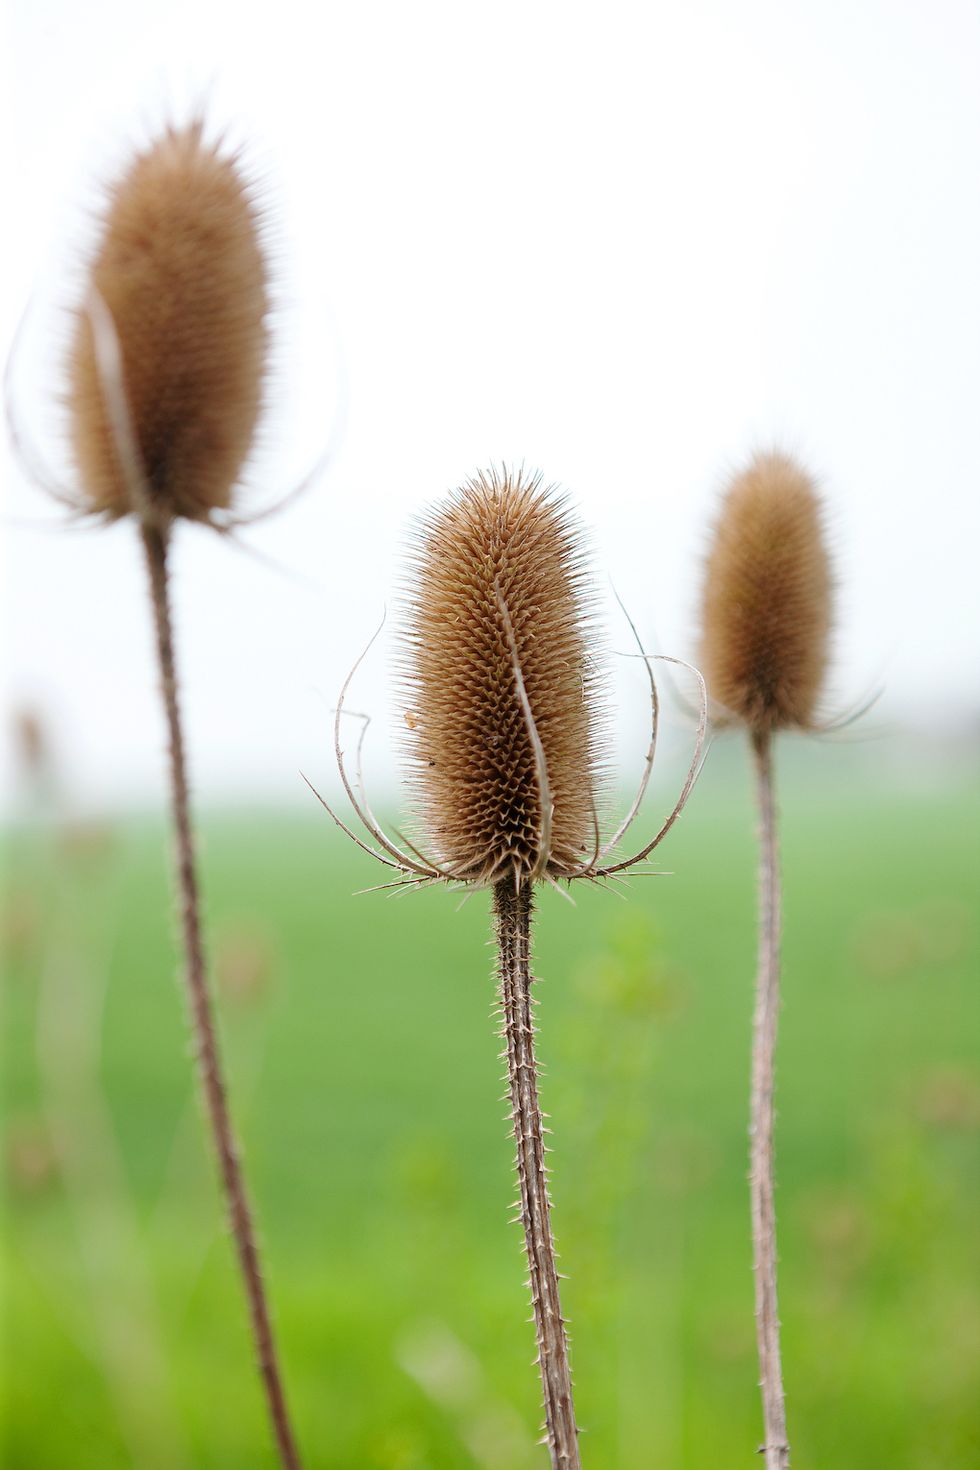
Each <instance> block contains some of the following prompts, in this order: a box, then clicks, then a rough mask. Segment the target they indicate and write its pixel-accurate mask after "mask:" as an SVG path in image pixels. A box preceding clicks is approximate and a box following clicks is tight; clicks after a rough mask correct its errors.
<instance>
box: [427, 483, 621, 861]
mask: <svg viewBox="0 0 980 1470" xmlns="http://www.w3.org/2000/svg"><path fill="white" fill-rule="evenodd" d="M402 649H403V659H402V666H401V667H402V675H403V678H402V684H403V691H402V692H403V698H404V702H405V706H406V709H407V710H408V712H409V719H408V720H407V721H406V726H407V732H406V744H407V747H408V750H407V755H408V767H409V773H410V783H411V786H412V789H413V795H414V805H415V809H416V813H417V817H418V819H419V822H420V825H421V827H422V829H423V830H424V832H425V835H426V839H427V841H428V842H429V843H430V844H431V845H432V847H433V849H434V851H435V853H436V855H437V861H438V863H439V865H440V866H442V867H444V868H445V869H446V870H447V871H449V872H451V873H452V874H453V876H454V877H455V878H458V879H460V880H461V881H465V882H470V881H475V882H480V883H492V882H496V881H498V880H500V879H501V878H504V877H508V876H511V875H512V876H513V879H514V882H515V885H516V886H517V887H520V885H521V883H522V882H523V881H525V880H526V879H528V878H531V877H535V876H538V875H544V874H548V875H549V876H551V877H565V876H568V875H569V874H570V873H572V872H574V871H575V870H577V869H579V868H581V866H582V864H583V861H584V860H585V858H586V856H587V854H588V851H589V848H590V845H591V843H592V837H593V830H594V825H595V811H596V806H597V802H598V794H597V786H598V779H599V773H600V769H601V764H602V711H601V706H602V696H603V675H602V663H601V651H600V649H599V646H598V636H597V631H596V628H595V623H594V617H593V602H592V591H591V585H590V576H589V569H588V565H587V560H586V555H585V550H584V546H583V537H582V532H581V530H580V528H579V527H578V525H576V523H575V521H574V520H573V518H572V517H571V515H570V514H569V511H568V509H567V505H566V504H565V502H564V500H563V499H562V498H561V497H560V496H558V495H557V494H555V492H554V491H553V490H549V489H543V488H542V486H541V482H540V479H539V478H537V477H525V476H523V475H522V474H517V475H513V474H508V473H507V472H506V471H504V472H503V473H501V474H497V473H495V472H492V471H491V472H490V473H489V474H479V475H477V476H476V477H474V478H473V479H471V480H469V481H468V482H467V483H466V484H465V485H464V486H463V487H462V489H460V490H458V491H457V492H456V493H455V494H453V495H451V496H450V497H449V499H448V500H447V501H446V502H445V503H444V504H443V505H441V506H439V507H438V508H437V509H435V510H434V511H433V512H432V513H431V514H430V515H429V516H428V517H427V519H426V520H425V521H424V522H423V524H422V527H421V530H420V533H419V536H418V541H417V544H416V547H415V551H414V557H413V560H412V565H411V572H410V591H409V596H408V600H407V606H406V608H405V615H404V623H403V631H402Z"/></svg>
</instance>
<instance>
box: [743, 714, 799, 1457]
mask: <svg viewBox="0 0 980 1470" xmlns="http://www.w3.org/2000/svg"><path fill="white" fill-rule="evenodd" d="M752 749H753V753H754V756H755V769H756V781H757V790H758V799H759V967H758V972H757V976H756V992H755V1019H754V1022H753V1027H752V1095H751V1102H750V1111H749V1139H750V1164H749V1188H750V1194H751V1202H752V1251H753V1269H754V1271H755V1327H756V1337H757V1340H758V1346H759V1366H760V1370H761V1388H762V1412H763V1422H764V1425H765V1445H764V1449H765V1456H766V1470H786V1467H787V1466H788V1465H789V1442H788V1439H787V1434H786V1402H785V1395H784V1392H783V1367H782V1360H781V1357H780V1351H779V1306H778V1301H777V1296H776V1263H777V1252H776V1199H775V1190H776V1169H775V1153H774V1147H773V1131H774V1119H775V1107H774V1096H773V1094H774V1090H775V1054H776V1033H777V1029H778V1025H779V945H780V886H779V847H778V840H777V836H776V812H775V799H774V792H773V774H772V738H771V736H770V735H769V733H768V732H762V733H758V734H756V735H754V736H753V740H752Z"/></svg>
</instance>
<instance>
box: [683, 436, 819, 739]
mask: <svg viewBox="0 0 980 1470" xmlns="http://www.w3.org/2000/svg"><path fill="white" fill-rule="evenodd" d="M832 592H833V582H832V577H831V571H830V563H829V560H828V556H827V549H826V545H825V539H824V527H823V508H822V505H821V502H820V499H819V496H818V494H817V491H816V487H815V485H814V482H813V480H812V479H811V477H810V476H809V475H808V474H807V473H806V471H805V470H804V469H802V468H801V467H800V465H798V464H797V463H796V462H795V461H794V460H793V459H791V458H790V457H789V456H787V455H785V454H781V453H778V452H769V453H760V454H756V455H755V456H754V458H753V459H752V460H751V461H750V463H749V464H748V465H747V467H746V468H745V469H744V470H742V471H741V472H740V473H739V474H737V475H736V476H735V477H734V479H733V480H732V482H731V484H730V486H729V488H728V491H727V494H726V496H725V499H724V502H723V505H722V508H721V513H720V515H719V517H718V520H717V523H716V525H715V529H714V537H713V540H712V543H711V548H710V551H709V554H708V559H707V565H706V568H705V579H704V599H703V639H702V651H701V660H702V668H703V670H704V674H705V678H706V680H707V685H708V692H709V694H710V695H711V697H712V698H713V699H714V700H715V701H716V702H717V703H718V704H719V705H721V706H722V708H723V710H724V711H725V712H726V713H727V714H728V715H729V716H731V717H733V718H734V719H736V720H738V721H740V722H742V723H743V724H745V725H746V726H747V727H748V728H749V730H750V731H751V732H752V733H753V734H754V735H756V736H757V737H761V736H764V735H766V734H769V733H771V732H774V731H776V730H780V729H784V728H788V727H794V726H795V727H798V728H802V729H809V728H811V727H812V726H813V724H814V717H815V713H816V706H817V701H818V699H819V696H820V692H821V688H822V685H823V679H824V674H825V672H826V667H827V655H828V639H829V634H830V626H831V597H832Z"/></svg>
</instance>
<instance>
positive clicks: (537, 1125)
mask: <svg viewBox="0 0 980 1470" xmlns="http://www.w3.org/2000/svg"><path fill="white" fill-rule="evenodd" d="M493 903H494V917H495V919H496V927H497V944H498V946H499V955H500V1004H501V1010H502V1013H503V1035H504V1038H505V1040H506V1043H507V1076H508V1081H509V1084H510V1101H511V1114H512V1116H513V1119H514V1141H515V1143H516V1145H517V1176H518V1179H519V1181H520V1189H521V1199H520V1207H521V1220H522V1222H523V1225H524V1241H525V1250H526V1253H527V1261H528V1269H529V1272H530V1287H531V1302H532V1305H533V1307H534V1325H535V1330H536V1332H537V1339H538V1365H539V1367H540V1369H541V1385H542V1388H543V1390H544V1410H545V1424H546V1429H547V1442H548V1446H549V1448H550V1451H551V1464H552V1467H553V1470H580V1466H581V1463H582V1462H581V1460H580V1458H579V1448H578V1429H577V1427H576V1424H575V1408H574V1405H573V1403H572V1375H571V1371H570V1369H569V1365H568V1338H567V1336H566V1334H565V1319H564V1318H563V1316H562V1314H561V1302H560V1301H559V1297H558V1269H557V1266H556V1264H555V1243H554V1241H553V1239H552V1236H551V1205H550V1202H549V1199H548V1177H547V1169H546V1166H545V1148H544V1129H543V1125H542V1121H541V1104H540V1102H539V1100H538V1069H537V1062H536V1060H535V1055H534V1018H533V1015H532V1010H531V980H532V977H531V885H530V884H529V883H525V885H524V886H523V887H522V888H521V889H520V891H519V892H515V890H514V885H513V883H512V882H506V881H504V882H500V883H498V884H497V885H496V887H495V888H494V892H493Z"/></svg>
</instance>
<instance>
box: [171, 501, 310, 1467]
mask: <svg viewBox="0 0 980 1470" xmlns="http://www.w3.org/2000/svg"><path fill="white" fill-rule="evenodd" d="M142 537H143V546H144V549H145V552H146V564H147V568H148V570H149V575H150V591H151V597H152V602H153V618H154V623H155V627H156V641H157V655H158V657H159V661H160V683H161V688H162V693H163V703H164V709H165V711H166V717H167V731H168V736H169V744H170V781H171V795H172V800H173V819H174V831H175V837H176V862H177V884H178V889H179V892H180V900H181V921H182V928H183V940H184V964H185V973H186V979H187V989H188V994H189V999H190V1007H191V1018H192V1024H193V1027H194V1037H195V1042H196V1047H197V1060H198V1066H199V1069H200V1078H201V1085H202V1087H203V1090H204V1099H205V1103H206V1107H207V1114H208V1121H209V1123H210V1125H211V1132H212V1135H213V1138H214V1146H215V1149H216V1151H217V1154H218V1163H219V1166H220V1170H221V1182H222V1185H223V1188H224V1193H225V1200H226V1203H227V1207H228V1215H229V1219H230V1221H231V1228H232V1233H233V1235H234V1238H235V1247H236V1250H237V1253H238V1264H239V1267H240V1269H241V1274H242V1281H243V1283H244V1287H245V1295H246V1298H247V1301H248V1310H249V1317H250V1319H251V1325H252V1336H253V1338H254V1342H255V1348H256V1351H257V1354H258V1359H259V1370H260V1373H261V1375H262V1382H263V1386H264V1388H265V1395H266V1400H267V1402H268V1407H269V1416H270V1418H271V1420H272V1428H273V1433H274V1435H275V1440H276V1445H277V1447H278V1450H279V1457H280V1459H281V1461H282V1464H283V1466H284V1467H285V1470H300V1458H299V1452H298V1451H297V1448H296V1442H295V1439H294V1437H293V1431H292V1427H291V1424H290V1420H289V1413H288V1410H287V1408H286V1396H285V1392H284V1389H283V1382H282V1373H281V1371H280V1367H279V1359H278V1355H277V1352H276V1344H275V1338H274V1336H273V1331H272V1322H271V1320H270V1316H269V1305H268V1301H267V1300H266V1292H265V1286H264V1284H263V1281H262V1272H261V1269H260V1265H259V1252H258V1246H257V1244H256V1240H255V1226H254V1223H253V1220H252V1211H251V1206H250V1205H249V1201H248V1194H247V1192H246V1189H245V1180H244V1177H243V1174H242V1167H241V1163H240V1160H239V1156H238V1147H237V1144H236V1142H235V1136H234V1132H233V1129H232V1123H231V1116H230V1114H229V1111H228V1098H227V1090H226V1087H225V1081H224V1077H223V1075H222V1068H221V1057H220V1053H219V1050H218V1037H217V1031H216V1027H215V1018H214V1013H213V1010H212V1005H211V997H210V994H209V991H208V983H207V975H206V971H205V963H204V945H203V940H202V935H201V902H200V889H199V886H198V879H197V866H196V862H195V857H194V835H193V830H192V827H191V817H190V803H189V799H188V791H187V768H186V764H185V760H184V739H183V734H182V729H181V721H180V706H179V703H178V697H177V675H176V670H175V665H174V644H173V626H172V620H171V614H170V589H169V579H168V569H167V552H168V546H169V536H168V532H167V530H166V529H161V528H160V527H158V526H154V525H149V524H147V525H144V526H143V528H142Z"/></svg>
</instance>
